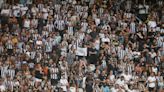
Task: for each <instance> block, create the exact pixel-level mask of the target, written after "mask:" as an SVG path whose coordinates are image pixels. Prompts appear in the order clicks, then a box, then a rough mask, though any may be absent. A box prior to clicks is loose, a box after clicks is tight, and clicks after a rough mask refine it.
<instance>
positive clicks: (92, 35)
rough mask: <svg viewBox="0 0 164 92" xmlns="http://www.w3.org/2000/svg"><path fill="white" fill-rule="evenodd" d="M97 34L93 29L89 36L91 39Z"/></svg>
mask: <svg viewBox="0 0 164 92" xmlns="http://www.w3.org/2000/svg"><path fill="white" fill-rule="evenodd" d="M97 35H98V33H97V32H95V31H93V32H91V33H90V36H91V37H92V38H93V39H95V38H96V37H97Z"/></svg>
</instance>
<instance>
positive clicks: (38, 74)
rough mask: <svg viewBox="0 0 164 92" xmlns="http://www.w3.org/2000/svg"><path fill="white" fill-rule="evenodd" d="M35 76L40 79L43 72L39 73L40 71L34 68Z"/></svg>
mask: <svg viewBox="0 0 164 92" xmlns="http://www.w3.org/2000/svg"><path fill="white" fill-rule="evenodd" d="M35 77H36V78H38V79H42V78H43V74H41V73H40V71H38V70H36V71H35Z"/></svg>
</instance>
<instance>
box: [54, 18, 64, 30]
mask: <svg viewBox="0 0 164 92" xmlns="http://www.w3.org/2000/svg"><path fill="white" fill-rule="evenodd" d="M54 25H55V27H56V28H57V29H58V30H60V31H61V30H64V29H65V22H64V20H56V21H55V23H54Z"/></svg>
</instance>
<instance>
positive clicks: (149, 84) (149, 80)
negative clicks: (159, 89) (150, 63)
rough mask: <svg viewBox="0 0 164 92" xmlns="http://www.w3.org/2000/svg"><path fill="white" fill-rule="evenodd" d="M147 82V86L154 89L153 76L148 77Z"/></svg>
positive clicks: (154, 79)
mask: <svg viewBox="0 0 164 92" xmlns="http://www.w3.org/2000/svg"><path fill="white" fill-rule="evenodd" d="M147 81H148V82H150V83H148V86H149V87H151V88H154V87H155V81H156V78H155V76H153V77H152V76H149V77H148V79H147Z"/></svg>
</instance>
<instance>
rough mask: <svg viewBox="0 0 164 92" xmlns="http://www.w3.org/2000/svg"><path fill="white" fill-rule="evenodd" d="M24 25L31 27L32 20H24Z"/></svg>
mask: <svg viewBox="0 0 164 92" xmlns="http://www.w3.org/2000/svg"><path fill="white" fill-rule="evenodd" d="M24 27H26V28H29V27H30V20H25V21H24Z"/></svg>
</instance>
